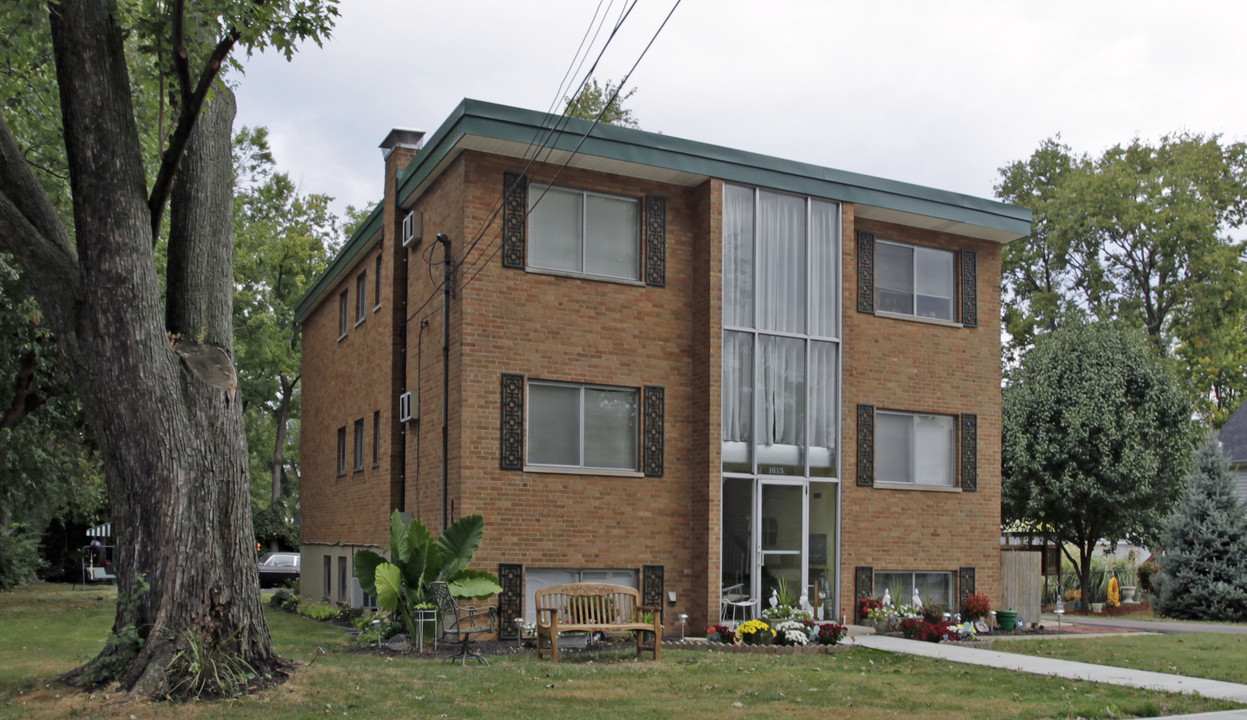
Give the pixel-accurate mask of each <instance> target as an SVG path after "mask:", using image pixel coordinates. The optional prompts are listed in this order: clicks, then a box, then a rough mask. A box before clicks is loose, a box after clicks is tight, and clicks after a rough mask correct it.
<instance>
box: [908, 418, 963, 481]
mask: <svg viewBox="0 0 1247 720" xmlns="http://www.w3.org/2000/svg"><path fill="white" fill-rule="evenodd" d="M915 426H916V431H915V432H914V445H915V447H914V482H916V483H918V484H919V485H952V484H953V435H954V423H953V419H952V418H951V417H949V416H947V415H918V416H917V418H916V419H915Z"/></svg>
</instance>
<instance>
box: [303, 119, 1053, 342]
mask: <svg viewBox="0 0 1247 720" xmlns="http://www.w3.org/2000/svg"><path fill="white" fill-rule="evenodd" d="M555 121H558V122H561V123H562V129H561V130H560V131H559V132H558V133H555V134H554V136H553V142H550V137H549V136H548V133H549V128H548V127H547V125H552V124H554V122H555ZM592 125H593V123H592V122H590V121H588V120H581V119H579V118H565V117H563V116H560V115H548V114H546V113H543V112H539V111H536V110H526V109H523V108H517V107H511V106H509V105H499V104H497V103H490V102H485V101H482V100H473V99H470V98H465V99H464V100H463V101H462V102H460V103H459V105H458V107H456V108H455V110H454V111H453V112H452V113H451V114H450V116H449V117H447V118H446V120H445V122H443V123H442V124H441V126H440V127H439V128H438V129H437V130H436V131H435V132H434V133H433V135H431V136H430V137H429V138H428V140H427V141H426V142H425V144H424V147H423V148H422V149H421V150H420V153H419V154H417V155H416V157H415V158H414V161H413V163H412V164H411V165H408V167H407V168H406V169H405V170H404V171H403V172H402V173H400V177H399V180H398V189H397V192H396V196H397V201H398V202H397V205H398V207H405V206H407V205H408V204H409V203H410V200H411V196H412V195H413V194H414V193H415V191H416V188H417V187H419V186H420V185H421V183H423V182H424V181H425V180H426V179H428V177H429V175H431V174H432V173H433V171H434V170H435V169H436V168H437V167H438V165H439V164H440V163H441V162H442V161H443V160H444V159H445V158H446V157H447V156H448V155H450V154H451V153H453V152H454V151H455V148H456V147H457V146H458V144H459V141H460V140H462V139H463V138H464V137H465V136H468V135H476V136H480V137H487V138H494V139H498V140H506V141H511V142H517V143H523V144H526V145H527V144H532V143H540V142H542V141H546V143H547V144H549V145H551V146H552V147H554V148H556V149H558V150H564V151H567V152H571V151H573V150H576V151H577V153H578V154H584V155H592V156H596V157H603V158H609V159H612V160H620V161H624V162H631V163H637V164H640V165H651V166H654V167H661V168H665V169H669V170H676V171H680V172H685V173H689V174H693V175H705V176H707V177H714V178H719V179H721V180H724V181H727V182H733V183H739V184H742V185H756V186H758V187H765V188H771V189H775V190H781V191H786V192H791V193H796V194H800V195H811V196H814V197H822V198H828V199H831V200H839V201H841V202H851V203H859V204H862V205H870V206H874V207H881V208H887V209H891V210H898V211H902V212H908V213H914V214H917V215H926V216H930V217H936V218H940V219H943V220H949V221H953V222H964V223H969V224H972V225H980V226H983V227H988V228H992V229H995V230H1001V231H1004V232H1011V233H1014V234H1016V235H1018V236H1019V237H1023V236H1026V235H1029V234H1030V231H1031V217H1032V216H1031V211H1030V210H1029V209H1027V208H1023V207H1019V206H1016V205H1009V204H1007V203H1002V202H997V201H995V200H988V199H986V198H979V197H974V196H972V195H963V194H961V193H955V192H950V191H947V190H937V189H935V188H930V187H925V186H922V185H915V184H912V183H905V182H900V181H897V180H885V179H883V178H878V177H874V176H871V175H863V174H860V173H853V172H847V171H844V170H835V169H833V168H827V167H822V166H819V165H812V164H810V163H803V162H798V161H796V160H785V159H782V158H777V157H772V156H770V155H762V154H760V153H753V152H748V151H745V150H735V149H732V148H727V147H723V146H721V145H712V144H710V143H703V142H697V141H695V140H685V139H682V138H676V137H671V136H669V135H663V134H661V133H654V132H646V131H644V130H635V129H632V128H625V127H619V126H617V125H602V124H599V125H598V126H597V127H595V128H593V132H592V133H591V134H590V135H589V137H587V138H584V142H583V143H582V142H581V138H582V137H584V134H585V133H586V132H588V131H589V128H590V127H592ZM578 146H579V150H577V147H578ZM384 207H385V203H384V201H382V202H381V203H380V204H378V205H377V207H376V209H374V210H373V212H372V214H371V215H369V216H368V219H367V220H365V221H364V224H363V225H361V226H360V228H359V230H357V231H356V232H355V234H354V235H352V236H351V238H350V240H348V241H347V242H346V244H344V245H343V247H342V249H341V250H340V251H339V252H338V254H337V256H336V257H334V259H333V261H332V262H331V263H330V264H329V267H328V269H327V270H326V271H325V272H324V274H322V275H321V276H320V278H319V279H317V281H316V282H315V283H314V284H313V285H312V287H311V288H310V289H309V290H308V292H307V293H306V294H305V295H304V296H303V298H302V299H301V300H300V301H299V304H298V305H297V306H295V319H296V321H302V320H303V318H304V317H306V315H307V313H309V312H310V311H311V309H312V307H313V306H314V305H315V303H316V301H317V300H318V299H319V296H320V295H321V294H322V293H324V292H325V290H326V289H328V287H330V286H331V285H333V284H334V283H336V282H337V280H338V277H339V276H340V275H341V273H342V272H343V270H344V269H345V268H348V267H351V266H352V265H353V264H354V262H355V259H356V257H357V256H358V255H359V253H360V251H361V250H362V249H363V248H364V247H365V246H366V245H367V241H368V239H370V238H371V237H372V235H373V233H375V232H376V231H377V230H378V229H379V228H380V225H381V215H382V213H383V212H384Z"/></svg>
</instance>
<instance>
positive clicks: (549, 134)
mask: <svg viewBox="0 0 1247 720" xmlns="http://www.w3.org/2000/svg"><path fill="white" fill-rule="evenodd" d="M636 4H637V0H632V3H631V4H630V5H629V4H627V3H626V2H625V4H624V5H623V6H622V7H621V10H620V16H619V19H618V20H617V21H616V22H615V25H614V27H612V28H611V32H610V35H608V36H607V38H606V42H605V43H604V44H603V45H602V49H601V50H600V51H599V52H598V56H597V57H596V58H594V61H593V65H592V66H590V68H589V72H588V73H587V74H586V75H585V78H584V80H582V81H581V82H580V83H579V85H578V87H580V86H583V85H584V84H585V83H586V82H587V81H588V79H589V78H590V77H592V75H593V73H594V71H596V69H597V66H598V63H599V62H601V60H602V56H603V55H604V54H605V53H606V49H607V48H608V47H610V44H611V41H612V40H614V38H615V35H616V34H617V33H618V32H619V28H620V27H622V26H623V23H624V21H625V20H627V19H628V16H629V15H631V14H632V10H633V9H634V8H635V7H636ZM613 5H614V0H611V3H610V5H607V8H606V12H604V13H602V20H601V22H599V23H598V31H597V32H595V33H594V35H593V38H594V40H596V39H597V36H598V34H599V33H600V32H601V29H602V26H603V25H604V24H605V20H606V16H607V13H609V12H610V8H611V7H612V6H613ZM598 7H599V8H600V7H601V0H599V2H598ZM597 17H598V13H597V11H596V10H595V11H594V15H593V18H591V19H590V20H589V28H587V29H586V30H585V35H584V36H583V37H582V38H581V41H580V47H578V48H577V50H576V55H575V56H573V57H572V64H575V63H576V57H578V56H579V55H580V49H581V48H583V47H584V37H587V36H588V33H589V29H592V27H593V21H594V20H595V19H597ZM651 42H652V40H651ZM589 46H590V47H592V46H593V42H592V41H591V42H590V44H589ZM585 59H588V53H585V57H584V58H583V59H581V61H580V65H579V66H578V67H577V72H579V69H580V67H583V66H584V60H585ZM634 67H635V66H634ZM568 69H569V71H570V69H571V65H569V66H568ZM568 74H569V72H565V73H564V74H563V78H564V79H563V81H561V82H560V83H559V88H558V90H557V92H556V94H555V97H554V100H552V101H551V103H550V109H551V110H552V109H553V108H554V106H555V105H556V104H558V100H559V96H560V95H562V94H563V86H564V85H565V83H566V78H567V77H568ZM546 115H547V117H548V116H550V115H551V113H549V112H547V113H546ZM569 119H570V118H569V117H568V116H558V117H556V118H555V120H554V123H553V124H552V125H551V126H550V128H548V129H547V128H545V127H544V125H545V120H542V128H541V129H539V130H538V131H537V133H536V134H535V135H534V136H533V140H532V141H530V142H529V144H528V148H526V149H525V150H524V154H523V155H522V156H521V157H524V156H527V155H528V152H529V150H532V148H533V145H534V144H535V143H536V140H537V139H538V138H539V137H541V134H542V133H543V132H545V133H546V137H545V139H543V140H542V142H541V144H540V145H538V147H537V149H536V150H535V151H534V152H533V154H532V157H531V158H529V159H528V162H527V164H525V166H524V169H523V170H522V171H521V172H520V174H519V176H518V177H519V178H522V177H524V176H525V175H526V174H527V173H528V171H529V169H531V168H532V166H533V164H534V163H535V162H536V160H537V158H538V157H539V156H540V155H541V150H542V148H543V147H545V145H546V144H547V143H549V142H550V141H551V140H552V139H553V138H554V137H555V136H556V134H560V133H562V130H561V129H560V126H562V125H566V123H567V121H568V120H569ZM598 119H601V116H600V115H599V118H598ZM596 125H597V123H596V121H595V122H594V126H595V127H596ZM590 129H592V128H590ZM518 182H519V180H518V179H517V180H516V183H518ZM515 188H516V184H512V185H511V186H510V187H506V188H504V189H503V193H502V195H501V196H500V197H499V198H498V200H497V202H496V203H495V204H494V205H493V207H492V209H491V211H490V213H489V217H488V218H487V219H486V221H485V222H484V223H483V224H482V225H481V230H480V232H478V233H477V235H476V237H475V238H473V239H472V242H471V243H470V244H469V245H468V246H467V248H466V249H465V250H464V251H463V253H462V254H461V255H460V258H459V260H460V262H463V261H466V259H467V258H468V256H469V255H470V254H471V252H472V251H473V250H474V249H475V248H476V246H477V245H478V244H479V243H480V241H481V239H482V238H484V236H485V235H486V233H487V232H488V229H489V227H490V226H491V225H493V223H494V221H495V219H497V216H498V213H499V212H500V211H501V210H502V206H503V203H504V202H505V201H506V198H507V196H508V195H510V194H511V193H512V192H514V191H515ZM544 195H545V193H542V196H543V197H544ZM538 203H540V198H538ZM538 203H534V205H533V206H534V207H536V205H537V204H538ZM431 247H432V245H430V248H431ZM426 254H427V257H426V258H425V263H426V264H427V265H428V266H429V267H428V272H429V275H430V277H429V280H430V282H431V283H433V285H434V288H433V290H432V292H430V293H429V296H428V297H427V298H425V300H424V302H422V303H420V306H419V307H418V308H417V309H416V311H415V312H413V313H411V314H409V315H408V316H407V322H411V319H412V318H414V317H415V316H416V314H417V313H419V312H420V310H421V309H423V308H424V307H426V306H427V305H428V304H429V303H430V302H432V300H433V298H434V297H436V296H437V293H439V292H441V290H442V288H443V287H444V283H443V282H438V281H436V280H435V279H434V278H433V276H432V268H433V263H432V261H431V258H432V255H431V252H426ZM496 254H497V252H496V251H495V253H494V255H496ZM494 255H491V256H490V259H492V258H493V257H494ZM452 261H453V260H452ZM473 267H476V263H473V264H472V265H469V266H468V267H467V268H466V270H470V269H472V268H473ZM479 272H480V270H479V269H478V270H477V273H476V274H479ZM476 274H473V277H476Z"/></svg>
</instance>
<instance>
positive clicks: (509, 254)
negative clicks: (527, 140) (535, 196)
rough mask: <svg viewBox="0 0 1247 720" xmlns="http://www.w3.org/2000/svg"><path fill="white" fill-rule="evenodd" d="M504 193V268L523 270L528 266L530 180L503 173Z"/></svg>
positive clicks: (521, 176)
mask: <svg viewBox="0 0 1247 720" xmlns="http://www.w3.org/2000/svg"><path fill="white" fill-rule="evenodd" d="M502 193H503V204H502V266H503V267H509V268H520V269H521V270H522V269H524V267H526V266H527V264H528V259H527V256H526V246H527V244H528V178H526V177H524V176H523V175H516V174H515V173H503V174H502Z"/></svg>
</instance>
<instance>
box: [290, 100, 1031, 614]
mask: <svg viewBox="0 0 1247 720" xmlns="http://www.w3.org/2000/svg"><path fill="white" fill-rule="evenodd" d="M562 122H565V125H563V126H561V127H562V129H561V132H556V133H554V134H553V137H552V139H551V140H550V142H549V143H548V145H549V146H552V149H551V148H549V147H548V148H547V149H543V150H541V152H540V153H538V161H537V162H534V163H532V164H531V166H530V165H529V164H528V159H529V158H531V157H532V156H533V154H534V152H535V150H536V148H535V147H534V145H533V144H532V143H534V142H538V143H540V142H541V141H542V139H544V138H545V137H546V135H545V133H546V130H547V129H548V128H550V127H552V126H554V125H555V124H556V123H562ZM829 122H831V120H829ZM589 127H590V123H588V122H585V121H580V120H560V119H559V118H558V117H557V116H551V115H545V114H543V113H539V112H532V111H528V110H521V109H517V108H512V107H504V106H500V105H493V104H489V103H484V102H478V101H474V100H465V101H464V102H463V103H462V104H461V105H460V106H459V107H458V108H457V109H456V110H455V112H454V114H452V115H451V116H450V118H448V119H447V120H446V122H445V123H444V124H443V125H442V127H441V128H440V129H438V130H437V132H435V133H434V134H433V135H432V136H431V137H430V138H429V139H428V141H427V143H425V144H423V146H422V147H421V140H422V133H417V132H414V131H400V130H396V131H394V132H392V133H391V134H390V136H389V137H387V139H386V142H385V143H383V146H382V147H383V148H384V149H385V152H386V162H385V185H384V187H385V192H384V198H383V200H382V202H381V204H380V205H379V206H378V207H377V209H376V210H375V211H374V212H373V213H372V215H371V216H370V217H369V218H368V219H367V221H366V222H364V224H363V225H362V227H361V228H360V229H359V230H358V231H357V232H356V233H355V235H354V236H353V237H351V238H350V240H349V241H348V242H347V243H346V245H345V246H344V247H343V248H342V250H341V252H340V253H339V254H338V257H337V258H336V259H335V260H334V262H333V264H332V265H331V266H330V268H329V270H328V271H327V272H326V274H325V275H324V276H323V277H321V278H320V279H319V280H318V281H317V282H316V284H315V285H314V286H313V288H312V290H311V291H309V293H308V295H307V296H306V297H305V298H304V299H303V301H302V302H301V303H300V305H299V307H298V308H297V310H296V312H297V317H298V320H299V322H301V323H302V326H303V348H304V350H303V383H304V389H303V426H302V433H301V435H302V440H303V449H302V458H303V475H302V510H303V546H302V548H301V551H302V555H303V560H304V562H303V580H302V584H301V589H302V592H303V593H304V594H306V595H313V596H320V595H324V596H327V597H329V598H332V599H334V600H347V599H349V598H350V596H351V591H350V582H351V580H350V578H351V574H352V571H353V568H352V556H353V554H354V551H355V550H356V549H357V548H361V547H377V546H379V545H380V546H383V545H385V544H386V543H387V529H388V522H387V519H388V516H389V514H390V512H391V511H392V510H393V509H396V508H397V509H399V510H402V511H405V512H409V513H413V514H415V515H416V516H417V517H419V518H420V520H421V521H423V522H424V523H425V524H426V525H427V526H429V528H430V529H431V530H432V531H433V532H435V533H437V532H439V531H440V529H441V528H442V526H443V519H444V518H448V519H449V520H450V521H453V520H454V519H455V518H457V517H461V516H464V515H468V514H474V513H480V514H482V515H484V517H485V520H486V528H485V540H484V543H483V545H482V546H481V549H480V552H479V553H478V554H477V556H476V566H477V567H480V568H482V569H487V570H490V571H491V572H494V573H496V574H498V575H499V577H500V580H501V583H502V586H503V588H504V592H503V593H502V595H501V596H500V597H499V598H498V603H499V607H500V611H501V613H502V615H501V616H502V617H503V618H507V619H510V618H520V617H526V618H528V619H530V620H531V619H532V618H533V616H534V609H533V606H532V599H533V593H534V592H535V591H536V589H538V588H540V587H543V586H547V585H550V584H554V583H560V582H567V581H570V580H601V581H609V582H616V583H622V584H629V585H632V586H635V587H639V588H640V589H641V590H642V593H643V597H644V598H645V599H646V601H647V602H648V603H650V604H655V605H659V606H661V607H662V608H663V609H664V613H665V617H666V622H667V624H668V627H674V623H675V617H676V615H677V614H678V613H687V614H688V615H689V616H690V620H689V622H690V623H691V627H698V626H704V625H705V624H706V623H709V622H713V621H714V620H715V619H716V618H718V617H719V615H720V610H721V606H720V602H721V599H723V598H729V599H731V600H733V601H736V602H740V601H742V599H743V600H744V601H746V602H747V601H748V599H755V600H757V599H759V598H762V597H769V596H770V593H771V591H772V590H773V589H774V588H775V587H776V586H777V585H778V583H779V581H781V580H782V581H784V582H785V583H786V585H787V587H788V588H789V589H790V591H793V592H801V591H804V592H805V594H806V595H807V597H808V598H809V600H810V601H811V603H813V604H814V605H815V606H816V607H817V612H818V616H819V617H820V618H824V619H837V620H838V619H840V618H841V617H842V616H846V615H849V616H851V614H852V607H853V600H854V598H855V597H856V596H860V595H864V594H874V595H878V594H881V593H882V592H883V590H884V588H885V587H886V588H893V587H895V588H897V590H893V595H894V596H895V595H896V594H897V592H898V591H899V592H900V594H901V595H902V597H904V598H906V599H908V598H909V597H911V596H912V594H913V592H914V590H917V592H918V593H919V594H920V595H921V596H922V597H923V598H924V599H925V598H928V597H936V598H940V599H944V600H947V601H950V602H954V603H955V602H957V601H958V599H959V598H961V597H963V596H964V595H966V594H968V593H970V592H973V591H975V590H976V589H977V590H978V591H981V592H987V593H989V594H991V595H992V596H993V597H995V598H998V597H999V586H1000V579H999V574H1000V570H999V562H1000V560H999V554H1000V549H999V537H1000V414H1001V413H1000V379H1001V378H1000V269H1001V250H1002V245H1003V244H1004V243H1007V242H1009V241H1011V240H1014V239H1017V238H1021V237H1024V236H1025V235H1027V234H1028V233H1029V231H1030V219H1031V215H1030V212H1029V211H1028V210H1025V209H1022V208H1018V207H1014V206H1010V205H1004V204H1001V203H998V202H994V201H991V200H984V199H979V198H974V197H968V196H965V195H959V194H956V193H951V192H945V191H941V190H934V189H931V188H925V187H919V186H916V185H910V184H906V183H901V182H894V181H889V180H881V179H878V178H873V177H868V176H864V175H858V174H854V173H847V172H842V171H838V170H832V169H829V168H824V167H818V166H814V165H808V164H804V163H799V162H793V161H789V160H781V159H777V158H773V157H766V156H763V155H757V154H754V153H749V152H744V151H740V150H733V149H729V148H724V147H718V146H713V145H707V144H703V143H698V142H692V141H688V140H682V139H679V138H674V137H670V136H667V135H661V134H656V133H649V132H642V131H639V130H632V129H627V128H620V127H612V126H598V127H597V128H596V129H594V130H593V132H592V133H591V134H590V135H589V136H588V138H587V139H586V140H584V142H583V144H582V142H581V139H582V138H581V136H582V134H583V133H585V132H587V131H588V130H589ZM564 164H566V167H564ZM443 233H444V234H445V235H446V236H447V237H448V239H449V243H450V248H451V251H452V252H453V254H454V257H455V258H456V260H457V264H456V269H455V273H454V275H455V278H454V282H453V289H454V292H453V295H452V297H451V299H450V301H449V302H450V313H449V320H450V326H449V338H450V344H449V378H448V380H447V394H446V396H445V397H444V396H443V384H442V383H443V375H442V370H443V361H442V357H443V354H442V330H443V325H442V322H443V316H442V311H441V308H442V302H443V300H442V296H441V293H440V292H439V290H440V284H441V282H442V276H443V270H444V267H443V265H442V262H441V260H442V247H441V245H440V243H439V242H438V241H437V239H436V237H437V236H438V235H439V234H443ZM465 248H466V250H467V253H466V257H465ZM407 393H409V395H408V394H407ZM443 407H445V408H446V409H447V412H448V416H447V427H446V430H447V436H446V443H447V447H448V453H447V456H446V462H447V465H446V472H447V475H446V478H445V480H443V476H442V468H443V465H442V460H443V451H442V447H443V440H442V421H443ZM408 416H409V417H408ZM763 602H764V601H763ZM745 610H746V612H749V611H753V612H756V611H757V610H758V606H757V605H754V606H753V607H752V608H745ZM514 625H515V623H514V622H506V623H504V627H503V636H504V637H508V636H509V637H514V633H515V627H514Z"/></svg>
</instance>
